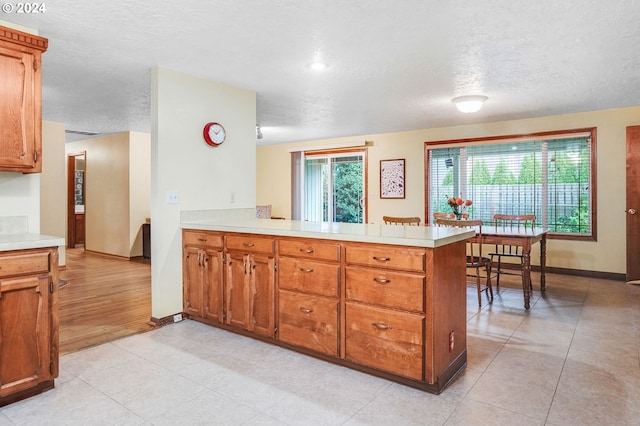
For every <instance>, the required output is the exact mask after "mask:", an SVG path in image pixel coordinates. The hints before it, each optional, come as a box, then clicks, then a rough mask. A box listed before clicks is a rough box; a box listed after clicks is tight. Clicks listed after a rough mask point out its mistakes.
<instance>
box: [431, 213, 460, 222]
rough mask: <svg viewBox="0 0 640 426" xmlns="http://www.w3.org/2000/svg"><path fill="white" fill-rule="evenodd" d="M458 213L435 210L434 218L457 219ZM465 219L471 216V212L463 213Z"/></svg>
mask: <svg viewBox="0 0 640 426" xmlns="http://www.w3.org/2000/svg"><path fill="white" fill-rule="evenodd" d="M455 217H456V215H455V214H453V213H442V212H434V213H433V219H434V220H435V219H455ZM462 217H463V218H464V219H468V218H469V213H462Z"/></svg>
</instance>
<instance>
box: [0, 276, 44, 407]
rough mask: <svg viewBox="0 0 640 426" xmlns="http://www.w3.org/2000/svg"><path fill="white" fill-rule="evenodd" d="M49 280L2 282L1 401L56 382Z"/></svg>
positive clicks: (40, 278)
mask: <svg viewBox="0 0 640 426" xmlns="http://www.w3.org/2000/svg"><path fill="white" fill-rule="evenodd" d="M49 297H50V293H49V276H48V275H44V276H39V277H37V276H27V277H20V278H12V279H0V398H2V397H5V396H7V395H10V394H12V393H14V392H20V391H22V390H25V389H29V388H31V387H34V386H36V385H38V384H39V383H40V382H43V381H46V380H52V379H53V378H54V377H53V371H54V370H55V365H56V362H55V360H53V359H51V354H52V352H51V344H50V342H51V334H50V333H51V327H50V325H49V321H50V319H51V317H50V313H51V312H50V304H49Z"/></svg>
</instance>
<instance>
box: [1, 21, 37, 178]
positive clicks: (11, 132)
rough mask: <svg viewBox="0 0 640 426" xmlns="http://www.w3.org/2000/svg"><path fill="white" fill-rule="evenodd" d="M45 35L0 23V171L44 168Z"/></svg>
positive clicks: (25, 171)
mask: <svg viewBox="0 0 640 426" xmlns="http://www.w3.org/2000/svg"><path fill="white" fill-rule="evenodd" d="M47 45H48V41H47V39H46V38H42V37H38V36H35V35H32V34H28V33H23V32H21V31H17V30H14V29H11V28H7V27H2V26H0V94H1V96H0V171H5V172H22V173H40V172H41V171H42V158H41V157H42V79H41V75H42V66H41V65H42V64H41V61H40V58H41V54H42V53H43V52H44V51H45V50H47Z"/></svg>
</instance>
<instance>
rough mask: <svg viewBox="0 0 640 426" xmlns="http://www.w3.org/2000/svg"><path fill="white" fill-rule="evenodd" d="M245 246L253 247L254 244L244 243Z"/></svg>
mask: <svg viewBox="0 0 640 426" xmlns="http://www.w3.org/2000/svg"><path fill="white" fill-rule="evenodd" d="M242 245H243V246H245V247H253V246H254V244H253V243H242Z"/></svg>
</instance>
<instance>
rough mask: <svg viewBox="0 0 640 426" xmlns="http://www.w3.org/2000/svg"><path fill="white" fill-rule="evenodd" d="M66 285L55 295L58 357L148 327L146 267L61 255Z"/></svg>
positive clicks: (75, 252) (80, 252) (78, 253)
mask: <svg viewBox="0 0 640 426" xmlns="http://www.w3.org/2000/svg"><path fill="white" fill-rule="evenodd" d="M65 257H66V269H64V270H62V271H60V279H61V280H65V281H66V282H67V284H66V285H63V286H62V288H61V289H60V292H59V294H58V296H59V315H60V354H61V355H63V354H66V353H69V352H75V351H78V350H80V349H83V348H87V347H90V346H94V345H98V344H101V343H105V342H110V341H113V340H115V339H118V338H121V337H124V336H129V335H132V334H137V333H142V332H145V331H148V330H150V329H152V328H154V325H153V323H151V322H150V318H151V264H150V262H149V260H142V259H141V260H132V261H129V260H126V259H119V258H115V257H110V256H104V255H100V254H95V253H91V252H85V251H84V249H81V248H75V249H69V248H67V250H66V256H65Z"/></svg>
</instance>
